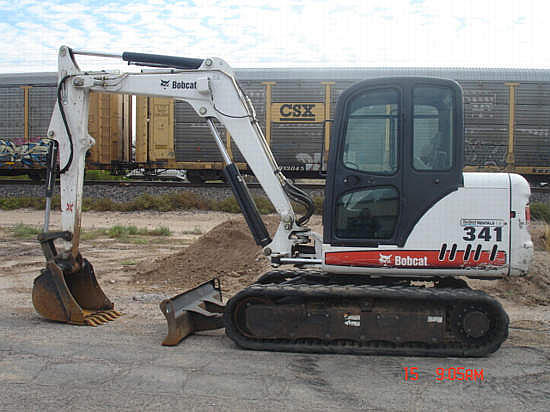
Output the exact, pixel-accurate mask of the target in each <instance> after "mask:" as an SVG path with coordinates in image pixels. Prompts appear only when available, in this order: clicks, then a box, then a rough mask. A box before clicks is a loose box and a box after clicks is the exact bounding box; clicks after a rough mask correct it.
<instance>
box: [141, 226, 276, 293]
mask: <svg viewBox="0 0 550 412" xmlns="http://www.w3.org/2000/svg"><path fill="white" fill-rule="evenodd" d="M264 221H265V223H266V226H267V229H268V231H269V232H270V233H271V234H273V233H274V232H275V230H276V228H277V225H278V218H277V217H274V216H268V217H266V218H264ZM269 268H270V265H269V261H268V260H267V258H266V257H264V256H263V253H262V249H261V248H260V247H259V246H257V245H256V243H255V242H254V239H253V238H252V235H251V234H250V231H249V229H248V226H247V225H246V222H245V221H244V219H243V218H239V219H234V220H228V221H226V222H223V223H221V224H220V225H218V226H216V227H215V228H213V229H212V230H210V231H209V232H208V233H206V234H205V235H203V236H201V237H200V238H199V239H198V240H197V241H195V242H194V243H193V244H192V245H190V246H189V247H187V248H185V249H183V250H182V251H181V252H178V253H176V254H173V255H170V256H167V257H163V258H159V259H156V260H154V261H152V262H142V263H140V264H139V265H138V267H137V273H136V274H135V275H134V276H133V278H134V281H135V282H136V283H137V282H139V283H140V284H142V285H144V284H145V285H163V284H164V285H167V286H168V285H169V286H170V287H173V288H176V289H178V290H179V291H181V292H183V291H185V290H187V289H190V288H193V287H195V286H197V285H199V284H201V283H203V282H206V281H208V280H210V279H212V278H213V277H218V278H220V281H221V284H222V290H223V292H224V294H225V295H226V296H228V295H232V294H234V293H235V292H237V291H238V290H240V289H242V288H243V287H245V286H247V285H249V284H250V283H253V282H254V281H255V280H256V279H257V278H258V276H260V275H261V274H262V273H264V272H266V271H267V270H269Z"/></svg>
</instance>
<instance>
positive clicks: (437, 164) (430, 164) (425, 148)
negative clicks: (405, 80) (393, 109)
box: [413, 86, 454, 171]
mask: <svg viewBox="0 0 550 412" xmlns="http://www.w3.org/2000/svg"><path fill="white" fill-rule="evenodd" d="M453 101H454V99H453V93H452V91H451V90H450V89H448V88H444V87H433V86H420V87H415V88H414V91H413V104H414V107H413V121H414V123H413V167H414V168H415V169H416V170H436V171H437V170H449V169H450V168H451V167H452V166H453V146H454V144H453V140H454V136H453V127H452V125H453V104H454V103H453Z"/></svg>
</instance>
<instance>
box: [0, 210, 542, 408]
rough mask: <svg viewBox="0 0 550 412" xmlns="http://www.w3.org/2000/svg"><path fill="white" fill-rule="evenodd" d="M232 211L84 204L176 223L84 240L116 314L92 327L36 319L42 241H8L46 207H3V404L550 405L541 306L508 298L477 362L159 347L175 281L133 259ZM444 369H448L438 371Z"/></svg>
mask: <svg viewBox="0 0 550 412" xmlns="http://www.w3.org/2000/svg"><path fill="white" fill-rule="evenodd" d="M58 215H59V214H58V213H56V214H54V216H53V224H54V225H56V224H57V222H58V220H59V216H58ZM229 217H230V215H228V214H222V213H211V212H208V213H206V212H201V213H191V212H168V213H156V212H138V213H98V212H93V213H86V214H85V215H84V226H85V227H86V228H93V227H108V226H111V225H113V224H127V225H129V224H134V225H136V226H138V227H144V226H145V227H149V226H152V227H154V226H156V225H158V224H161V223H163V222H169V223H170V227H171V229H172V230H173V232H174V234H173V236H172V237H170V238H169V239H167V240H165V241H164V242H157V241H156V240H153V239H151V240H150V241H149V243H146V244H143V243H142V242H140V243H137V244H134V243H121V242H118V241H116V240H113V239H107V238H97V239H94V240H90V241H86V242H82V248H81V250H82V253H83V254H84V256H86V257H87V258H89V259H90V261H91V262H92V263H93V265H94V267H95V270H96V274H97V276H98V279H99V282H100V284H101V285H102V287H103V289H104V291H105V292H106V294H107V295H108V296H109V298H110V299H112V300H113V301H114V302H115V304H116V307H117V309H119V310H121V311H122V312H124V316H122V317H121V318H120V319H117V320H116V321H114V322H109V323H108V324H105V325H102V326H100V327H97V328H92V327H77V326H71V325H66V324H59V323H54V322H49V321H45V320H44V319H41V318H40V317H39V316H38V315H37V314H36V312H35V311H34V309H33V307H32V302H31V290H32V281H33V279H34V277H35V276H36V275H37V274H38V273H39V269H40V268H41V267H43V265H44V263H43V260H44V258H43V256H42V253H41V251H40V248H39V246H38V245H37V244H36V241H34V240H32V239H16V238H13V237H12V236H11V235H10V232H9V227H10V226H13V225H14V224H15V223H17V222H19V221H24V222H25V223H27V224H35V223H38V222H39V221H41V218H42V212H40V211H30V210H21V211H9V212H8V211H0V256H1V259H0V295H1V296H2V299H0V388H1V389H0V411H4V410H6V411H12V410H41V411H42V410H44V411H50V410H51V411H54V410H55V411H58V410H71V411H74V410H77V411H80V410H82V411H84V410H86V411H89V410H98V411H103V410H120V411H127V410H128V411H130V410H147V411H148V410H159V409H161V408H162V409H170V410H173V409H176V410H199V411H220V410H221V411H225V410H227V411H236V410H238V411H246V410H262V411H263V410H265V411H275V410H276V411H286V410H289V411H308V412H309V411H325V410H338V411H339V410H342V411H355V410H357V411H358V410H376V411H402V410H411V411H416V410H423V411H424V410H429V411H431V410H433V411H440V410H454V409H461V410H474V411H478V410H480V411H481V410H482V411H504V410H513V411H516V410H518V411H523V410H526V411H527V410H528V411H547V410H548V404H549V399H550V330H549V326H550V317H549V310H548V308H549V307H548V306H541V305H536V306H533V305H531V306H526V305H520V304H518V303H515V302H513V301H508V300H506V298H503V299H504V300H502V303H503V304H504V305H505V308H506V310H507V312H508V313H509V315H510V318H511V322H512V323H511V329H510V338H509V339H508V340H507V341H506V342H505V343H504V344H503V346H502V348H501V349H500V350H499V351H497V352H496V353H495V354H493V355H491V356H489V357H487V358H480V359H475V358H474V359H461V358H418V357H399V356H350V355H315V354H299V353H274V352H255V351H246V350H241V349H239V348H238V347H236V346H235V345H234V344H233V342H232V341H231V340H230V339H229V338H227V337H226V336H225V335H224V334H223V332H222V331H211V332H205V333H201V334H199V335H194V336H191V337H189V338H188V339H187V340H185V341H184V342H182V343H181V344H180V345H179V346H176V347H170V348H168V347H162V346H161V345H160V342H161V341H162V339H163V337H164V336H165V333H166V321H165V320H164V318H163V316H162V314H161V312H160V310H159V309H158V303H159V301H160V300H161V299H163V298H165V297H167V296H173V295H175V294H177V293H180V292H181V290H179V289H178V288H175V287H174V285H173V284H170V283H167V282H165V280H164V279H159V282H158V288H155V289H154V290H153V289H152V288H151V285H150V284H149V283H147V284H142V283H137V282H135V281H134V273H135V272H136V267H137V266H138V265H139V264H140V262H151V261H153V260H154V259H162V258H163V257H165V258H166V257H169V256H171V255H173V254H174V253H180V251H181V249H182V248H184V247H185V246H186V245H189V244H191V243H192V242H193V241H194V240H196V239H197V237H198V235H196V234H190V233H189V231H190V229H198V230H196V231H195V230H191V232H193V233H194V232H199V233H206V232H207V231H208V230H210V229H211V228H212V227H213V226H215V225H217V224H218V223H221V222H223V221H225V220H226V219H227V218H229ZM405 368H408V369H407V371H409V372H411V375H408V376H406V375H405ZM410 368H416V369H414V370H411V369H410ZM457 368H464V369H471V370H474V369H475V370H477V371H478V373H479V372H480V371H481V370H483V380H481V379H480V378H478V379H476V380H456V379H455V380H450V379H448V376H449V373H451V371H452V370H456V369H457ZM442 370H444V371H445V376H447V378H444V379H442V378H441V377H442V375H441V372H442ZM414 373H417V374H418V375H417V377H416V376H415V375H414ZM440 379H441V380H440Z"/></svg>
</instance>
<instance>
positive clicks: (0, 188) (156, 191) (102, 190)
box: [0, 183, 323, 202]
mask: <svg viewBox="0 0 550 412" xmlns="http://www.w3.org/2000/svg"><path fill="white" fill-rule="evenodd" d="M178 191H185V192H192V193H196V194H197V195H200V196H202V197H205V198H209V199H213V200H223V199H226V198H228V197H233V192H232V191H231V188H230V187H210V188H209V187H191V186H188V185H179V186H177V187H167V186H159V185H155V184H154V183H152V184H151V185H150V186H125V185H124V183H121V184H120V185H116V186H110V185H94V184H90V185H85V186H84V197H90V198H94V199H101V198H110V199H113V200H115V201H119V202H128V201H130V200H132V199H134V198H136V197H137V196H140V195H143V194H145V193H148V194H151V195H161V194H165V193H171V192H178ZM250 192H251V193H252V195H253V196H265V194H264V192H263V190H262V189H259V188H252V189H250ZM309 192H310V193H311V194H312V195H313V196H323V191H322V190H310V191H309ZM0 193H2V196H3V197H43V196H44V187H43V186H41V185H5V184H4V185H3V184H1V183H0ZM56 193H57V194H59V186H56Z"/></svg>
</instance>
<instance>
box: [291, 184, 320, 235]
mask: <svg viewBox="0 0 550 412" xmlns="http://www.w3.org/2000/svg"><path fill="white" fill-rule="evenodd" d="M283 189H284V191H285V192H286V194H287V195H288V197H289V198H290V199H291V200H294V201H295V202H298V203H300V204H301V205H303V206H304V207H305V208H306V213H305V214H304V216H302V217H300V218H299V219H298V220H297V221H296V224H297V225H298V226H303V225H305V224H306V223H307V222H308V221H309V218H310V217H311V216H312V215H313V212H315V205H314V204H313V199H312V198H311V196H310V195H309V194H308V193H306V192H304V191H303V190H302V189H300V188H298V187H297V186H294V185H293V184H292V183H290V182H289V181H288V180H287V181H286V182H285V184H284V185H283Z"/></svg>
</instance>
